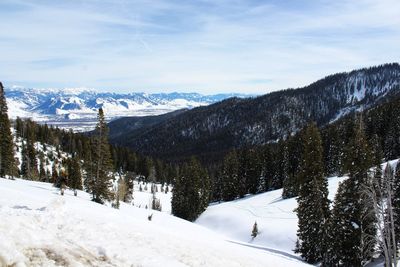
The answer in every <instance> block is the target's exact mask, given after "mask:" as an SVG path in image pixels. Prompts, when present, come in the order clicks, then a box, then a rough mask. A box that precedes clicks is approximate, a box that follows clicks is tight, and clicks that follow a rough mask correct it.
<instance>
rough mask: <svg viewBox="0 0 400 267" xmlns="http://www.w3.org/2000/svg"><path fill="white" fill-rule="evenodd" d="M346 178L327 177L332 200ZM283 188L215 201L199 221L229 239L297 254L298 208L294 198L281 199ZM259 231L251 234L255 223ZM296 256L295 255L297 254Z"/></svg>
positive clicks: (282, 252) (270, 249)
mask: <svg viewBox="0 0 400 267" xmlns="http://www.w3.org/2000/svg"><path fill="white" fill-rule="evenodd" d="M344 179H345V178H343V177H331V178H328V182H329V188H328V189H329V198H330V199H331V200H332V201H333V199H334V197H335V194H336V191H337V188H338V186H339V182H340V181H343V180H344ZM281 196H282V189H279V190H274V191H270V192H267V193H263V194H258V195H255V196H249V197H247V198H244V199H240V200H236V201H231V202H226V203H222V204H214V205H211V206H210V207H208V208H207V210H206V211H205V212H204V213H203V214H202V215H201V216H200V218H199V219H198V220H197V221H196V223H197V224H200V225H202V226H205V227H207V228H209V229H212V230H214V231H215V232H218V233H221V234H223V235H224V236H226V238H227V239H231V240H235V241H239V242H243V243H248V245H250V246H257V247H262V248H264V249H266V250H269V251H275V252H276V253H281V254H282V255H288V256H289V255H293V256H294V255H295V254H294V252H293V249H294V247H295V243H296V239H297V237H296V231H297V215H296V213H295V212H294V209H295V208H296V207H297V201H296V199H295V198H290V199H282V197H281ZM255 221H257V225H258V230H259V234H258V236H257V237H256V238H254V239H253V238H252V237H251V231H252V229H253V224H254V222H255ZM294 257H295V256H294Z"/></svg>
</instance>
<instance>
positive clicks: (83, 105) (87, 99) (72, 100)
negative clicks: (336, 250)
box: [5, 86, 245, 128]
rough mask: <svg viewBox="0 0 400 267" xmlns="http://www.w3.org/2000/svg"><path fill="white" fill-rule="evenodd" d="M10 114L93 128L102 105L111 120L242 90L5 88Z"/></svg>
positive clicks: (214, 99)
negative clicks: (212, 92) (124, 91)
mask: <svg viewBox="0 0 400 267" xmlns="http://www.w3.org/2000/svg"><path fill="white" fill-rule="evenodd" d="M5 93H6V97H7V102H8V107H9V116H10V117H11V118H16V117H17V116H19V117H29V118H32V119H34V120H35V121H46V122H48V123H50V124H57V125H60V126H61V127H62V126H64V127H67V126H72V127H74V126H79V127H80V128H82V126H83V128H91V127H92V126H93V123H94V122H95V119H96V116H97V110H98V109H99V108H103V110H104V112H105V114H106V117H107V119H108V120H112V119H114V118H117V117H128V116H145V115H159V114H163V113H167V112H171V111H174V110H178V109H191V108H194V107H198V106H205V105H209V104H212V103H215V102H218V101H221V100H223V99H226V98H230V97H234V96H236V97H245V95H240V94H216V95H201V94H197V93H158V94H146V93H128V94H117V93H104V92H97V91H95V90H91V89H85V88H66V89H34V88H23V87H18V86H12V87H10V88H5Z"/></svg>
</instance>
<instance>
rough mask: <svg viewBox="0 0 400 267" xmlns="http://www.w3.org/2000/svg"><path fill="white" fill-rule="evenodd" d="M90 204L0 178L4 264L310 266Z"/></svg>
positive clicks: (189, 226)
mask: <svg viewBox="0 0 400 267" xmlns="http://www.w3.org/2000/svg"><path fill="white" fill-rule="evenodd" d="M89 199H90V196H89V195H88V194H86V193H84V192H82V191H79V192H78V197H74V196H73V193H72V191H69V190H67V191H66V194H65V195H64V196H61V195H60V194H59V191H58V190H57V189H56V188H54V187H52V185H51V184H46V183H41V182H32V181H26V180H20V179H17V180H7V179H2V178H1V179H0V266H74V267H75V266H163V267H167V266H212V267H214V266H224V267H225V266H303V265H306V264H304V263H303V262H301V261H299V260H297V259H295V258H292V257H290V256H284V255H281V254H277V253H272V252H269V251H265V250H261V249H255V248H249V247H246V246H242V245H238V244H234V243H231V242H228V241H225V240H224V238H223V237H222V236H220V235H218V234H216V233H214V232H212V231H210V230H208V229H206V228H204V227H202V226H199V225H196V224H193V223H190V222H187V221H184V220H181V219H178V218H176V217H173V216H171V215H169V214H167V213H165V212H164V213H163V212H156V211H151V210H148V209H143V208H141V209H139V208H137V207H134V206H132V205H127V204H125V203H121V207H120V210H116V209H113V208H110V207H108V206H105V205H99V204H96V203H94V202H92V201H90V200H89ZM254 199H256V198H254ZM248 200H251V199H248ZM235 203H240V202H235ZM235 203H232V204H233V205H234V204H235ZM267 206H268V204H267ZM215 208H218V206H215ZM212 210H213V208H210V210H209V211H208V212H207V213H206V214H205V215H206V216H209V215H208V214H210V211H212ZM228 210H230V209H228ZM150 214H153V217H152V220H151V221H149V220H148V216H149V215H150ZM205 218H206V217H202V220H204V219H205ZM200 221H201V220H200ZM261 222H262V221H260V223H261ZM261 225H262V223H261V224H260V226H261ZM249 227H251V225H250V226H249ZM267 227H268V225H266V227H262V228H261V229H262V231H263V233H262V234H261V235H260V238H261V237H263V236H264V235H266V233H267ZM248 231H250V230H248ZM245 241H247V240H245Z"/></svg>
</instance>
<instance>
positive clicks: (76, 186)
mask: <svg viewBox="0 0 400 267" xmlns="http://www.w3.org/2000/svg"><path fill="white" fill-rule="evenodd" d="M68 182H69V187H70V188H71V189H72V190H74V195H75V196H76V195H77V194H78V193H77V190H82V172H81V166H80V164H79V159H78V157H77V156H76V155H74V156H73V157H72V159H70V160H69V163H68Z"/></svg>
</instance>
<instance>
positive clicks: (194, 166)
mask: <svg viewBox="0 0 400 267" xmlns="http://www.w3.org/2000/svg"><path fill="white" fill-rule="evenodd" d="M209 186H210V182H209V177H208V175H207V173H206V171H205V170H204V169H203V168H202V167H201V165H200V163H199V162H198V160H197V159H195V158H192V159H191V160H190V162H189V163H185V164H184V165H183V166H182V168H181V169H180V170H179V174H178V176H177V179H176V180H175V184H174V188H173V194H172V201H171V205H172V214H174V215H175V216H177V217H180V218H183V219H185V220H189V221H194V220H195V219H196V218H197V217H198V216H199V215H200V214H201V213H202V212H203V211H204V210H205V209H206V207H207V205H208V201H209V198H210V188H209Z"/></svg>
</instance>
